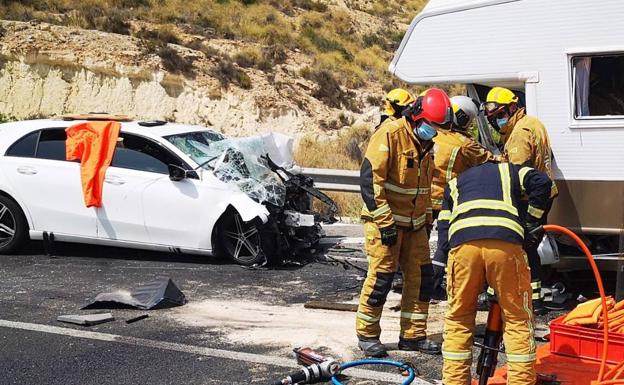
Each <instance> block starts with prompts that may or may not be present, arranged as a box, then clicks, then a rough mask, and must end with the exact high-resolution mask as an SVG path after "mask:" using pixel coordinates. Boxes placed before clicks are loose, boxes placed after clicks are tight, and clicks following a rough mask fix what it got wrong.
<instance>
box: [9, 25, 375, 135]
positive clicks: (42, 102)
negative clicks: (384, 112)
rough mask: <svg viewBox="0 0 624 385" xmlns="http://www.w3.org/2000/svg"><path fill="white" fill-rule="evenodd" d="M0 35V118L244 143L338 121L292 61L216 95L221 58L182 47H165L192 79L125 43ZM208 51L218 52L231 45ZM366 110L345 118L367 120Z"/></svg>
mask: <svg viewBox="0 0 624 385" xmlns="http://www.w3.org/2000/svg"><path fill="white" fill-rule="evenodd" d="M0 26H1V27H2V35H3V36H2V37H1V38H0V114H4V115H7V116H13V117H15V118H18V119H24V118H27V117H32V116H55V115H60V114H64V113H86V112H109V113H115V114H127V115H130V116H133V117H134V118H136V119H164V120H170V121H177V122H181V123H188V124H197V125H203V126H212V127H213V128H215V129H217V130H219V131H221V132H223V133H225V134H227V135H244V134H250V133H258V132H268V131H279V132H283V133H288V134H298V133H302V132H309V131H314V130H317V129H319V127H320V126H321V125H322V122H327V121H329V120H337V117H338V116H339V115H340V114H341V113H342V111H341V110H339V109H333V108H329V107H327V106H326V105H324V104H323V103H321V102H320V101H319V100H317V99H315V98H314V97H312V96H311V89H313V87H314V84H309V83H310V82H308V81H307V80H305V79H302V78H301V77H300V76H299V75H298V73H297V72H298V70H299V69H300V68H301V67H302V66H303V65H305V64H306V63H305V58H302V57H296V56H294V55H297V54H296V53H294V54H292V55H291V56H289V59H288V61H287V62H286V63H285V64H281V65H279V66H278V68H275V69H274V72H273V76H272V77H267V75H266V74H265V73H262V72H261V71H259V70H255V69H247V70H246V73H247V74H248V75H249V77H250V79H251V81H252V87H251V89H250V90H244V89H242V88H239V87H236V86H229V87H227V88H226V87H223V86H222V84H220V83H219V81H218V80H217V79H215V78H214V77H213V76H212V75H210V74H211V73H212V72H211V71H212V70H213V69H214V68H215V67H216V66H217V65H218V63H219V60H220V57H219V56H214V57H210V56H206V55H204V54H202V53H201V52H198V51H194V50H192V49H189V48H186V47H182V46H176V45H170V46H171V47H173V49H175V51H176V52H177V53H178V54H179V55H180V56H181V57H183V58H190V59H192V62H193V66H194V74H193V76H190V77H189V76H183V75H179V74H174V73H171V72H170V71H167V70H165V69H164V67H163V65H162V61H161V58H160V57H159V56H157V55H156V54H153V53H149V52H146V50H145V47H143V46H142V44H143V43H142V42H141V41H140V40H138V39H136V38H133V37H129V36H122V35H116V34H109V33H104V32H99V31H91V30H78V29H75V28H68V27H62V26H54V25H49V24H45V23H38V24H33V23H23V22H9V21H0ZM209 43H210V44H212V45H214V46H215V47H218V49H219V50H224V51H225V52H228V51H231V50H233V49H235V48H236V47H233V46H232V45H234V44H237V43H235V42H228V41H211V42H209ZM300 56H301V55H300ZM373 92H374V91H373ZM376 92H380V91H379V90H378V91H376ZM358 93H359V95H358V97H359V98H360V99H361V100H363V99H364V98H365V95H367V93H366V91H365V90H363V91H358ZM372 108H374V107H368V108H364V113H363V114H353V113H350V116H352V118H353V119H354V120H363V118H364V119H370V110H371V109H372ZM367 111H368V114H366V112H367Z"/></svg>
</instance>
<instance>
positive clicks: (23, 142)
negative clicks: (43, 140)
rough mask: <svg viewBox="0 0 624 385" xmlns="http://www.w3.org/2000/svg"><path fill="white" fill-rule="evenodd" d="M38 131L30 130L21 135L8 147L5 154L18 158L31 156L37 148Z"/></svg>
mask: <svg viewBox="0 0 624 385" xmlns="http://www.w3.org/2000/svg"><path fill="white" fill-rule="evenodd" d="M39 133H40V131H35V132H31V133H30V134H28V135H26V136H23V137H21V138H20V139H18V140H17V141H16V142H15V143H13V144H12V145H11V147H9V149H8V150H7V152H6V154H5V155H6V156H16V157H20V158H33V157H34V156H35V151H36V149H37V141H38V140H39Z"/></svg>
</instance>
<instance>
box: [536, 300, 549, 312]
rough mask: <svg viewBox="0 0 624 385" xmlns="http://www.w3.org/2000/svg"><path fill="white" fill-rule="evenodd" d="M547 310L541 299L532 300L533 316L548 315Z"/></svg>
mask: <svg viewBox="0 0 624 385" xmlns="http://www.w3.org/2000/svg"><path fill="white" fill-rule="evenodd" d="M548 312H549V310H548V309H547V308H546V306H544V300H543V299H541V298H540V299H534V300H533V314H535V315H545V314H548Z"/></svg>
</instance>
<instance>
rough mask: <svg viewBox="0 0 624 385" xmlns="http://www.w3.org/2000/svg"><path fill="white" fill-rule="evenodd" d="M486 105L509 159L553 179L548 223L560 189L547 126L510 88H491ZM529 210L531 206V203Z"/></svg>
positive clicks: (536, 263)
mask: <svg viewBox="0 0 624 385" xmlns="http://www.w3.org/2000/svg"><path fill="white" fill-rule="evenodd" d="M484 107H485V113H486V115H487V118H488V120H489V122H490V124H491V125H492V127H494V129H495V130H497V131H498V132H500V133H501V135H502V139H503V143H504V151H503V155H504V156H505V157H506V158H507V160H508V161H509V162H510V163H513V164H517V165H521V166H528V167H533V168H535V169H536V170H539V171H542V172H544V173H546V174H547V175H548V177H549V178H550V179H551V181H552V186H551V192H550V201H549V203H548V205H547V206H546V207H545V208H544V212H543V213H541V212H540V213H539V214H540V224H545V223H547V221H548V211H549V210H550V208H551V206H552V200H553V199H554V198H555V197H556V196H557V195H558V191H557V186H556V185H555V182H554V175H553V171H552V150H551V148H550V139H549V137H548V132H547V131H546V128H545V127H544V125H543V124H542V122H540V121H539V119H537V118H536V117H534V116H530V115H527V114H526V112H525V109H524V108H520V107H519V106H518V96H517V95H516V94H514V93H513V91H511V90H509V89H507V88H502V87H494V88H492V89H491V90H490V92H489V93H488V95H487V99H486V102H485V105H484ZM525 204H526V202H525ZM529 210H531V208H530V207H529ZM533 214H535V213H533ZM537 246H538V245H534V247H525V248H526V252H527V255H528V258H529V265H530V266H531V286H532V288H533V310H534V311H535V313H537V314H544V313H546V312H547V310H546V309H545V308H544V304H543V298H542V296H541V287H542V283H541V277H540V276H541V274H540V273H541V263H540V257H539V254H538V252H537Z"/></svg>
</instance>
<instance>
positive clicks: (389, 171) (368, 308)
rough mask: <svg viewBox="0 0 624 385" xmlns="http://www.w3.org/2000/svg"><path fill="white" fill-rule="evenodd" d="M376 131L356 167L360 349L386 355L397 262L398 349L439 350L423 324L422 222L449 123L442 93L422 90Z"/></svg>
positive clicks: (426, 260)
mask: <svg viewBox="0 0 624 385" xmlns="http://www.w3.org/2000/svg"><path fill="white" fill-rule="evenodd" d="M403 115H404V116H403V117H402V118H401V119H398V120H395V121H386V122H385V123H384V124H382V125H381V127H379V129H378V130H377V131H376V132H375V133H374V134H373V136H372V137H371V139H370V142H369V144H368V148H367V150H366V156H365V159H364V161H363V162H362V167H361V170H360V185H361V191H362V199H363V200H364V207H363V208H362V219H363V220H364V222H365V224H364V232H365V238H366V245H365V248H366V254H367V256H368V261H369V265H368V274H367V276H366V280H365V281H364V284H363V287H362V292H361V295H360V304H359V307H358V312H357V316H356V332H357V336H358V340H359V343H358V345H359V347H360V348H361V349H362V350H363V351H364V353H365V355H367V356H371V357H383V356H385V355H387V352H386V348H385V347H384V345H383V344H381V342H380V340H379V336H380V334H381V328H380V326H379V320H380V318H381V313H382V309H383V305H384V303H385V301H386V297H387V295H388V292H389V291H390V289H391V285H392V279H393V277H394V274H395V272H396V271H397V269H398V267H399V266H400V267H401V271H402V272H403V281H404V283H403V291H402V299H401V334H400V340H399V349H401V350H418V351H421V352H424V353H429V354H439V352H440V345H439V344H437V343H435V342H433V341H431V340H429V339H427V337H426V325H427V315H428V309H429V300H430V297H431V289H432V286H433V281H432V278H433V268H432V265H431V259H430V256H429V242H428V236H427V230H426V226H428V225H429V226H430V225H431V223H432V217H431V215H432V213H431V195H430V187H431V173H432V171H433V159H432V158H431V152H430V149H431V147H432V146H433V142H432V139H433V137H434V136H435V135H436V129H437V128H441V127H443V128H449V127H450V123H451V121H452V116H453V111H452V108H451V102H450V100H449V98H448V96H447V95H446V93H445V92H444V91H442V90H440V89H437V88H432V89H429V90H427V91H425V92H424V93H423V94H422V95H421V96H419V97H418V99H416V101H415V102H414V103H413V104H411V105H410V106H409V107H408V108H407V109H405V111H404V112H403Z"/></svg>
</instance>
